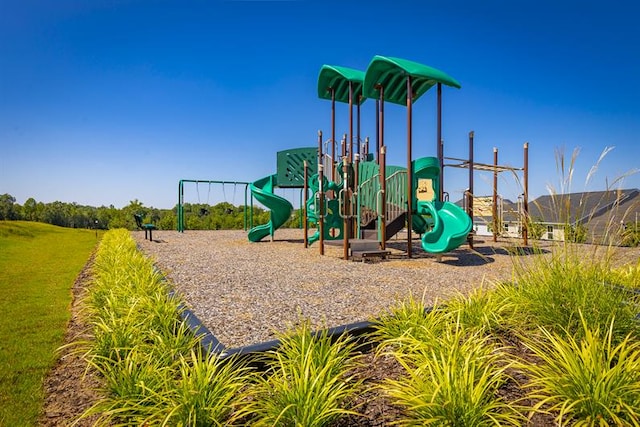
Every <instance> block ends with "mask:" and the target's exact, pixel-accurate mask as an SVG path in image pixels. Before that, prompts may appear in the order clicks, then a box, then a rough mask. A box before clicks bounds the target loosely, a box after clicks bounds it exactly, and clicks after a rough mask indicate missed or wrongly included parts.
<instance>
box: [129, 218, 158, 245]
mask: <svg viewBox="0 0 640 427" xmlns="http://www.w3.org/2000/svg"><path fill="white" fill-rule="evenodd" d="M133 217H134V218H135V219H136V225H137V226H138V228H139V229H141V230H144V238H145V240H146V239H147V236H149V241H153V235H152V233H153V230H157V228H156V226H155V225H154V224H151V223H143V222H142V215H140V214H133ZM147 233H148V234H147Z"/></svg>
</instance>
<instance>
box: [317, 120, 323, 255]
mask: <svg viewBox="0 0 640 427" xmlns="http://www.w3.org/2000/svg"><path fill="white" fill-rule="evenodd" d="M323 163H324V162H323V154H322V131H318V201H317V203H318V206H316V212H318V223H317V224H316V225H317V227H318V232H319V233H320V255H324V188H323V187H324V185H323V181H324V173H323V169H324V165H323Z"/></svg>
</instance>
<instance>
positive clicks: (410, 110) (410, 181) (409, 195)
mask: <svg viewBox="0 0 640 427" xmlns="http://www.w3.org/2000/svg"><path fill="white" fill-rule="evenodd" d="M412 122H413V93H412V89H411V76H407V256H408V257H409V258H411V251H412V249H413V248H412V242H411V232H412V230H411V227H412V218H411V214H412V213H413V165H412V161H413V156H412V153H411V148H412V145H413V123H412Z"/></svg>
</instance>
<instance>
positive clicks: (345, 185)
mask: <svg viewBox="0 0 640 427" xmlns="http://www.w3.org/2000/svg"><path fill="white" fill-rule="evenodd" d="M342 197H343V200H342V219H343V224H342V227H343V231H342V236H343V237H344V239H343V242H344V243H343V249H344V251H343V258H344V259H345V261H346V260H348V259H349V233H350V231H351V230H350V227H349V225H350V223H349V219H350V218H349V213H350V212H349V157H347V156H345V157H343V158H342Z"/></svg>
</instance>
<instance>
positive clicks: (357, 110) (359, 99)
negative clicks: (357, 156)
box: [356, 95, 362, 153]
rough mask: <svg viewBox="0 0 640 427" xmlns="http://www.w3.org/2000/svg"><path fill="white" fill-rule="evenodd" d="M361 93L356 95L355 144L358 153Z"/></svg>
mask: <svg viewBox="0 0 640 427" xmlns="http://www.w3.org/2000/svg"><path fill="white" fill-rule="evenodd" d="M361 101H362V95H358V104H357V105H356V113H357V115H356V125H357V126H356V144H358V153H359V152H360V102H361Z"/></svg>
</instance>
